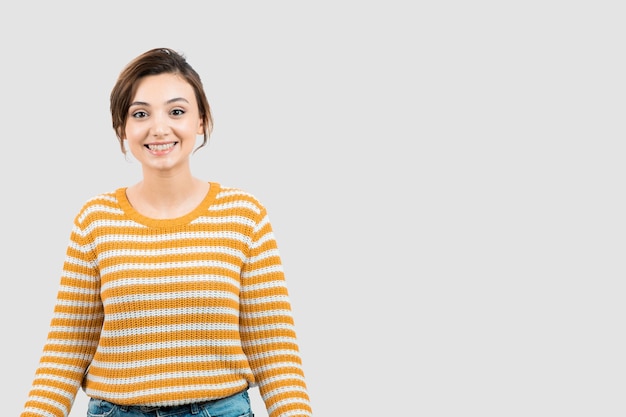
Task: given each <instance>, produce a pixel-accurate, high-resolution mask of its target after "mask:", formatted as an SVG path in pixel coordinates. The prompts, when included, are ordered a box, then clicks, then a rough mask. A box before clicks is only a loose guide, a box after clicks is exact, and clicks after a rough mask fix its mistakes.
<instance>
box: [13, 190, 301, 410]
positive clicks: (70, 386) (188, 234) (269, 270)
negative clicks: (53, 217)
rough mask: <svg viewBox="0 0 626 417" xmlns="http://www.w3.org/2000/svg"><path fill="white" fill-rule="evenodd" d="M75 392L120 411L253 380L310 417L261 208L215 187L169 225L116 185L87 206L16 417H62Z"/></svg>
mask: <svg viewBox="0 0 626 417" xmlns="http://www.w3.org/2000/svg"><path fill="white" fill-rule="evenodd" d="M81 384H82V388H83V389H84V390H85V392H86V394H87V395H88V396H90V397H95V398H102V399H106V400H108V401H110V402H113V403H116V404H120V405H178V404H185V403H190V402H197V401H204V400H211V399H216V398H221V397H225V396H228V395H231V394H234V393H236V392H239V391H241V390H242V389H244V388H246V387H247V386H254V385H258V387H259V390H260V393H261V396H262V397H263V399H264V401H265V404H266V407H267V410H268V413H269V415H270V416H271V417H287V416H289V417H295V416H310V415H312V413H311V407H310V403H309V397H308V393H307V388H306V384H305V380H304V374H303V370H302V363H301V358H300V354H299V348H298V345H297V340H296V333H295V330H294V324H293V318H292V313H291V305H290V303H289V299H288V292H287V288H286V286H285V279H284V274H283V269H282V264H281V260H280V257H279V253H278V248H277V245H276V241H275V239H274V235H273V232H272V227H271V224H270V222H269V220H268V216H267V211H266V209H265V208H264V206H263V205H262V204H260V203H259V201H257V200H256V199H255V198H254V197H253V196H252V195H250V194H248V193H246V192H244V191H241V190H238V189H234V188H226V187H221V186H220V185H219V184H217V183H211V187H210V191H209V193H208V194H207V196H206V198H205V199H204V201H203V202H202V203H201V204H200V205H199V206H198V207H197V208H196V209H195V210H194V211H193V212H192V213H189V214H188V215H186V216H183V217H180V218H176V219H168V220H160V219H150V218H147V217H144V216H142V215H141V214H139V213H138V212H136V211H135V210H134V209H133V208H132V206H131V205H130V203H129V202H128V200H127V198H126V193H125V189H124V188H120V189H118V190H116V191H114V192H111V193H107V194H102V195H99V196H97V197H95V198H93V199H90V200H89V201H87V202H86V203H85V205H84V206H83V207H82V209H81V210H80V212H79V213H78V215H77V216H76V218H75V221H74V227H73V229H72V233H71V237H70V242H69V245H68V249H67V256H66V260H65V263H64V267H63V273H62V277H61V283H60V288H59V293H58V298H57V302H56V306H55V309H54V315H53V318H52V321H51V326H50V332H49V335H48V339H47V342H46V344H45V346H44V349H43V354H42V357H41V360H40V364H39V367H38V369H37V372H36V375H35V380H34V382H33V387H32V389H31V391H30V394H29V397H28V399H27V402H26V405H25V408H24V411H23V413H22V414H21V417H34V416H44V417H52V416H58V417H61V416H67V415H68V414H69V412H70V409H71V406H72V403H73V401H74V399H75V396H76V393H77V391H78V389H79V387H80V386H81Z"/></svg>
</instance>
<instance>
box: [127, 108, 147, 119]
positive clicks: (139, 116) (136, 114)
mask: <svg viewBox="0 0 626 417" xmlns="http://www.w3.org/2000/svg"><path fill="white" fill-rule="evenodd" d="M131 116H132V117H134V118H135V119H142V118H144V117H147V116H148V113H146V112H145V111H142V110H139V111H136V112H133V113H132V114H131Z"/></svg>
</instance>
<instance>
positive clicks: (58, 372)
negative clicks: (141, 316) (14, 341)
mask: <svg viewBox="0 0 626 417" xmlns="http://www.w3.org/2000/svg"><path fill="white" fill-rule="evenodd" d="M103 317H104V314H103V309H102V303H101V301H100V282H99V274H98V269H97V266H96V262H95V257H94V255H93V251H92V248H91V245H90V244H89V243H88V240H87V239H86V236H85V234H84V232H83V230H81V228H80V226H79V225H78V222H77V221H76V222H75V224H74V227H73V229H72V233H71V236H70V242H69V245H68V247H67V251H66V257H65V262H64V265H63V273H62V276H61V282H60V285H59V291H58V294H57V301H56V305H55V307H54V314H53V317H52V320H51V323H50V331H49V333H48V338H47V341H46V344H45V346H44V348H43V353H42V356H41V359H40V361H39V367H38V368H37V371H36V373H35V378H34V381H33V385H32V388H31V391H30V393H29V396H28V399H27V401H26V404H25V406H24V410H23V412H22V414H21V417H35V416H37V417H50V416H55V417H67V415H68V414H69V412H70V410H71V406H72V403H73V402H74V399H75V397H76V393H77V391H78V388H79V387H80V384H81V382H82V380H83V376H84V375H85V372H86V371H87V368H88V366H89V364H90V362H91V359H92V358H93V355H94V353H95V351H96V348H97V345H98V339H99V335H100V329H101V327H102V320H103Z"/></svg>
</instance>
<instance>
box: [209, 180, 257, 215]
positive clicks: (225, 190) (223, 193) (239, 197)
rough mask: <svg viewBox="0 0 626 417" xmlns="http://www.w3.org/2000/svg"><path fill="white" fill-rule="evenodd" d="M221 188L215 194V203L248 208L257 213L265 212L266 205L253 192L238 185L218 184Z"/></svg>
mask: <svg viewBox="0 0 626 417" xmlns="http://www.w3.org/2000/svg"><path fill="white" fill-rule="evenodd" d="M216 185H217V186H218V187H219V189H218V192H217V194H216V196H215V203H216V204H217V205H218V206H220V205H222V206H226V207H231V208H236V207H240V208H247V209H250V210H252V211H254V212H255V213H256V214H260V213H264V212H265V211H266V210H265V206H264V205H263V204H262V203H261V202H260V201H259V199H258V198H257V197H255V196H254V195H253V194H252V193H250V192H248V191H246V190H243V189H241V188H237V187H229V186H224V185H221V184H216Z"/></svg>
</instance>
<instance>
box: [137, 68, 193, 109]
mask: <svg viewBox="0 0 626 417" xmlns="http://www.w3.org/2000/svg"><path fill="white" fill-rule="evenodd" d="M177 97H180V98H185V99H187V100H188V101H191V100H192V99H194V100H195V94H194V91H193V87H192V86H191V84H189V82H187V80H185V79H184V78H183V77H182V76H180V75H178V74H169V73H166V74H158V75H147V76H145V77H142V78H141V79H139V80H138V81H137V88H136V89H135V95H134V97H133V101H146V102H150V101H158V100H169V99H172V98H177Z"/></svg>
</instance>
